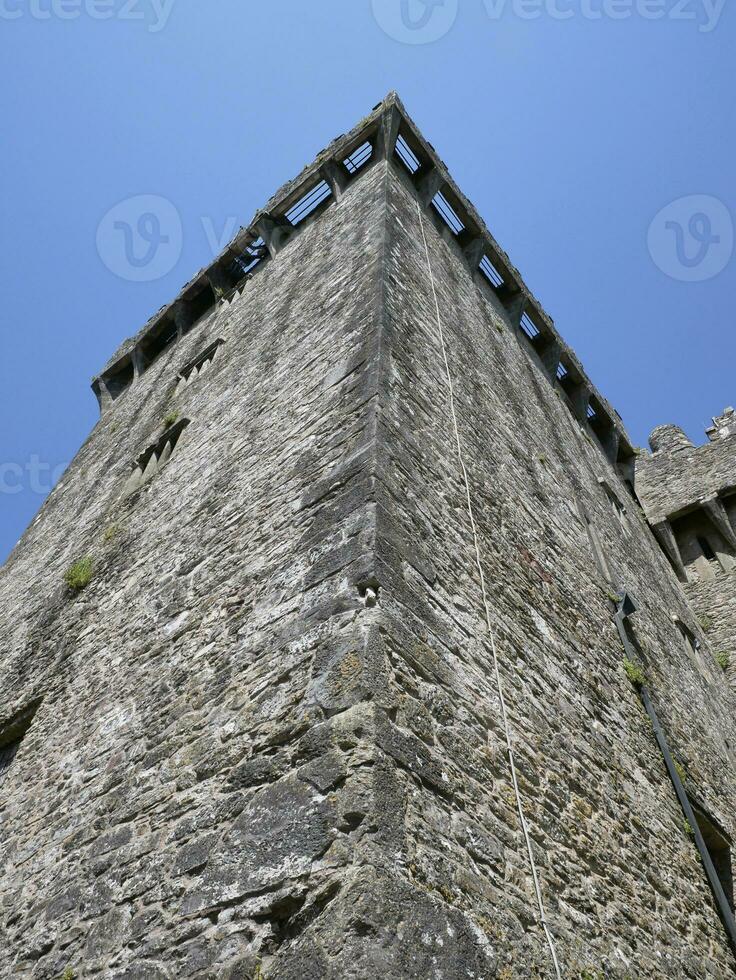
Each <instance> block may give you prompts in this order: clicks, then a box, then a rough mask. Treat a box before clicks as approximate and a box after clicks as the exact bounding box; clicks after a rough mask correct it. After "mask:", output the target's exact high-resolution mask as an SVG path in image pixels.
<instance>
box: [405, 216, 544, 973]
mask: <svg viewBox="0 0 736 980" xmlns="http://www.w3.org/2000/svg"><path fill="white" fill-rule="evenodd" d="M417 211H418V212H419V225H420V227H421V229H422V239H423V241H424V251H425V253H426V256H427V268H428V270H429V279H430V282H431V283H432V295H433V297H434V305H435V310H436V313H437V328H438V331H439V338H440V346H441V348H442V357H443V359H444V362H445V371H446V373H447V387H448V392H449V403H450V415H451V417H452V426H453V429H454V431H455V442H456V444H457V456H458V461H459V463H460V469H461V470H462V474H463V482H464V484H465V496H466V497H467V501H468V515H469V517H470V526H471V528H472V531H473V542H474V544H475V562H476V565H477V566H478V575H479V576H480V588H481V593H482V595H483V606H484V608H485V616H486V626H487V627H488V636H489V637H490V641H491V650H492V652H493V667H494V671H495V674H496V686H497V688H498V698H499V701H500V703H501V719H502V721H503V727H504V732H505V733H506V749H507V751H508V757H509V770H510V773H511V782H512V784H513V787H514V795H515V796H516V807H517V810H518V812H519V822H520V824H521V829H522V832H523V834H524V841H525V843H526V849H527V853H528V855H529V866H530V868H531V872H532V879H533V881H534V891H535V893H536V897H537V906H538V908H539V921H540V922H541V924H542V927H543V929H544V933H545V935H546V937H547V943H548V944H549V951H550V953H551V954H552V962H553V964H554V968H555V975H556V976H557V978H558V980H562V974H561V973H560V965H559V963H558V962H557V953H556V951H555V941H554V937H553V936H552V932H551V930H550V928H549V925H548V924H547V917H546V915H545V911H544V899H543V898H542V890H541V888H540V887H539V876H538V874H537V865H536V862H535V860H534V852H533V850H532V842H531V839H530V837H529V829H528V827H527V824H526V820H525V818H524V810H523V807H522V803H521V793H520V792H519V782H518V780H517V778H516V763H515V761H514V749H513V745H512V744H511V728H510V725H509V720H508V714H507V712H506V701H505V699H504V696H503V685H502V683H501V671H500V669H499V663H498V653H497V650H496V638H495V635H494V631H493V627H492V625H491V613H490V608H489V605H488V594H487V592H486V580H485V576H484V574H483V565H482V562H481V557H480V543H479V541H478V529H477V527H476V524H475V516H474V514H473V501H472V498H471V495H470V480H469V478H468V471H467V468H466V466H465V460H464V457H463V447H462V443H461V441H460V429H459V427H458V424H457V412H456V411H455V389H454V386H453V384H452V374H451V372H450V362H449V361H448V359H447V348H446V346H445V334H444V331H443V329H442V317H441V316H440V304H439V300H438V299H437V289H436V286H435V282H434V273H433V272H432V262H431V260H430V257H429V245H428V244H427V236H426V234H425V231H424V218H423V215H422V209H421V206H420V205H419V202H417Z"/></svg>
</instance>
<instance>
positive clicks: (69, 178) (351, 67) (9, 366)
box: [0, 0, 736, 561]
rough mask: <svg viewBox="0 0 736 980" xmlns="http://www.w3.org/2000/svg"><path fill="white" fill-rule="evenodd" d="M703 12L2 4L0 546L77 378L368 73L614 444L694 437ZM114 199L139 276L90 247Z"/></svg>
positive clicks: (689, 7)
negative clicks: (655, 431) (585, 387)
mask: <svg viewBox="0 0 736 980" xmlns="http://www.w3.org/2000/svg"><path fill="white" fill-rule="evenodd" d="M535 4H536V6H535ZM721 7H722V0H524V2H522V0H506V2H504V0H444V5H438V6H437V7H436V8H432V7H431V6H430V7H425V5H424V3H422V2H420V0H404V8H403V11H402V0H313V2H311V3H310V2H305V0H269V2H268V3H262V4H256V3H253V2H244V0H217V2H213V3H203V2H201V0H173V2H172V0H53V2H52V0H0V44H1V45H2V67H1V68H0V71H2V73H3V76H4V77H3V79H2V81H3V84H2V88H1V89H0V93H1V94H0V101H1V103H2V119H3V136H4V140H3V144H4V145H3V152H2V166H3V179H2V183H1V185H0V188H1V189H0V220H1V225H2V270H3V284H4V292H3V303H2V316H3V356H2V358H0V399H2V429H1V430H0V432H1V437H0V515H1V520H0V561H2V560H3V559H4V558H5V557H6V555H7V553H8V552H9V550H10V548H11V547H12V546H13V544H14V543H15V541H16V540H17V539H18V537H19V536H20V534H21V533H22V531H23V529H24V528H25V527H26V525H27V524H28V522H29V521H30V520H31V518H32V517H33V515H34V514H35V512H36V511H37V510H38V508H39V507H40V506H41V504H42V503H43V490H44V487H45V486H47V484H48V480H49V476H48V474H49V472H50V471H51V470H54V469H56V468H57V467H59V466H60V465H63V464H64V463H65V462H68V461H69V460H70V459H71V458H72V457H73V455H74V453H75V452H76V450H77V449H78V447H79V446H80V444H81V443H82V442H83V440H84V439H85V438H86V436H87V434H88V432H89V431H90V429H91V428H92V426H93V425H94V423H95V421H96V418H97V405H96V402H95V399H94V396H93V395H92V393H91V391H90V390H89V381H90V378H91V377H92V375H94V374H95V373H96V372H97V371H98V370H99V369H100V368H101V367H102V365H103V364H104V362H105V361H106V360H107V358H108V356H109V355H110V354H111V353H112V351H113V350H114V348H116V346H117V345H118V344H119V342H120V341H121V340H122V339H123V338H124V337H126V336H128V335H130V334H132V333H134V332H135V331H136V330H138V329H139V328H140V327H141V326H142V325H143V323H144V322H145V321H146V320H147V319H148V317H149V316H150V315H151V314H152V313H153V312H154V311H155V310H157V309H158V308H159V307H160V306H161V305H162V304H163V303H164V302H166V301H168V300H169V299H170V298H172V297H173V296H174V295H175V294H176V293H177V292H178V290H179V288H180V287H181V285H182V284H183V283H184V282H185V281H186V280H188V279H189V278H190V276H191V275H192V274H193V273H194V272H195V271H196V270H198V269H199V268H200V267H201V266H202V265H205V264H206V263H208V262H209V261H210V259H211V258H212V255H213V246H212V245H211V244H210V241H208V237H209V238H211V237H212V233H213V231H214V233H215V235H216V236H219V234H221V233H222V231H223V229H225V228H226V223H227V222H228V219H230V224H229V229H228V230H232V229H233V223H236V224H239V223H240V222H241V221H242V222H244V223H245V222H247V221H248V220H249V219H250V217H251V216H252V214H253V212H254V211H255V210H256V208H258V207H260V206H261V205H263V204H264V203H265V202H266V200H267V198H268V197H269V196H270V194H271V193H272V192H273V191H274V190H275V189H276V188H277V186H279V185H280V184H281V183H282V182H283V181H284V180H286V179H288V178H290V177H292V176H294V175H295V174H296V173H298V171H299V170H300V169H301V167H302V166H303V165H304V164H305V163H306V162H308V161H309V160H310V159H311V158H312V157H313V155H314V154H315V153H316V152H317V151H318V150H319V149H321V148H322V147H323V146H324V145H325V144H327V143H328V142H329V141H330V140H331V139H332V138H333V137H335V136H337V135H338V134H340V133H342V132H345V131H346V130H347V129H349V128H350V127H351V126H352V125H353V124H354V123H355V122H357V121H358V120H359V119H360V118H361V117H362V115H364V114H365V113H366V112H367V111H369V110H370V109H371V107H372V106H373V105H375V103H376V102H378V101H379V100H380V99H381V98H382V97H383V96H384V95H385V94H386V93H387V92H388V91H389V90H390V89H392V88H395V89H396V90H397V91H398V92H399V94H400V95H401V97H402V99H403V100H404V102H405V103H406V105H407V108H408V110H409V112H410V113H411V114H412V115H413V116H414V118H415V119H416V121H417V123H418V124H419V125H420V127H422V129H423V130H424V132H425V134H426V135H427V137H428V138H429V139H430V141H431V142H432V143H433V144H434V146H435V147H436V148H437V150H438V151H439V153H440V154H441V156H442V157H443V159H444V160H445V162H446V163H447V164H448V166H449V168H450V170H451V172H452V173H453V175H454V177H455V178H456V180H457V181H458V183H459V184H460V186H461V187H462V188H463V189H464V191H465V193H466V194H467V195H468V197H470V199H471V200H472V201H473V202H474V203H475V204H476V206H477V207H478V210H479V211H480V213H481V214H482V215H483V216H484V217H485V219H486V221H487V222H488V225H489V227H490V228H491V230H492V231H493V233H494V234H495V236H496V237H497V239H498V240H499V241H500V242H501V244H502V245H503V246H504V247H505V248H506V250H507V251H508V252H509V253H510V255H511V258H512V260H513V261H514V262H515V264H516V265H517V266H518V267H519V269H520V270H521V272H522V274H523V275H524V277H525V279H526V281H527V283H528V284H529V285H530V286H531V288H532V289H533V291H534V292H535V293H536V295H537V296H538V298H539V299H540V300H541V301H542V303H543V304H544V305H545V307H546V308H547V310H548V311H549V313H550V314H551V315H552V316H553V317H554V319H555V321H556V324H557V326H558V328H559V329H560V331H561V333H562V335H563V336H564V337H565V338H566V339H567V340H568V341H569V342H570V343H571V344H572V345H573V347H574V348H575V349H576V350H577V352H578V354H579V356H580V357H581V359H582V361H583V363H584V364H585V366H586V368H587V369H588V372H589V374H590V375H591V377H592V378H593V380H594V382H595V383H596V384H597V385H598V387H599V388H600V389H601V390H602V391H603V393H604V394H605V395H606V396H607V397H608V398H609V399H610V401H611V402H612V403H613V405H614V406H615V407H616V408H617V409H618V410H619V412H620V413H621V415H622V416H623V418H624V421H625V423H626V425H627V426H628V429H629V431H630V433H631V435H632V438H633V439H634V441H635V442H636V443H638V444H645V443H646V439H647V436H648V433H649V431H650V430H651V429H652V428H653V427H654V426H655V425H656V424H659V423H662V422H678V423H679V424H681V425H683V426H684V427H685V429H686V430H687V431H688V432H689V434H690V435H691V437H692V438H694V439H695V440H701V439H702V430H703V427H704V425H705V424H706V423H707V422H708V418H709V416H710V415H713V414H716V413H717V412H720V411H721V410H722V409H723V407H724V406H725V405H727V404H731V403H733V402H736V383H734V370H733V367H734V352H735V346H736V342H735V340H734V330H733V301H734V296H735V295H736V290H734V279H735V278H736V256H730V243H729V242H730V240H729V233H730V231H731V229H732V221H733V217H735V216H736V192H735V189H734V181H733V174H734V158H735V157H736V139H735V137H734V114H735V112H736V109H735V106H736V100H735V99H734V70H733V65H734V50H735V49H736V43H735V42H736V10H734V8H733V6H731V9H725V10H723V9H721V10H720V17H718V13H719V8H721ZM456 8H457V9H456ZM568 12H570V13H571V14H572V15H571V16H569V17H567V16H565V15H566V14H567V13H568ZM402 14H403V19H402ZM137 15H141V16H140V18H139V17H138V16H137ZM563 16H565V19H562V18H563ZM103 17H104V18H105V19H102V18H103ZM425 21H426V24H425V23H424V22H425ZM433 33H434V34H441V35H442V36H440V37H439V38H438V39H436V40H434V41H432V42H431V43H430V42H429V38H430V37H431V36H432V34H433ZM392 35H394V36H392ZM396 38H398V40H397V39H396ZM407 41H408V42H410V43H407ZM418 42H422V43H418ZM425 42H426V43H425ZM138 195H156V196H160V197H164V198H166V199H168V200H169V201H170V202H172V204H173V205H174V207H175V209H176V212H178V214H179V215H180V218H181V228H182V248H181V255H180V256H179V257H178V261H176V263H175V264H174V266H173V268H172V269H171V271H169V272H167V273H166V274H165V275H162V276H160V277H159V278H154V279H152V280H151V281H147V282H146V281H144V282H137V281H131V279H130V277H121V276H120V275H116V274H115V272H114V271H111V269H110V268H108V265H113V266H115V262H114V261H113V262H110V260H109V255H108V265H106V264H105V262H104V261H103V260H102V258H101V253H102V254H103V255H107V251H106V249H107V248H108V246H110V240H109V236H110V235H113V237H114V232H111V231H110V226H111V222H112V221H113V219H114V218H115V217H116V216H115V215H113V216H112V217H110V218H108V219H107V223H105V221H103V219H104V216H105V215H107V214H108V212H109V211H110V209H111V208H112V207H113V206H115V205H116V204H118V202H120V201H123V200H126V199H128V198H130V197H135V196H138ZM693 195H700V196H701V199H700V200H696V201H694V202H691V201H689V200H686V201H685V202H681V201H680V199H682V198H688V199H689V198H691V197H692V196H693ZM703 198H704V199H703ZM672 202H680V203H675V204H672ZM668 206H670V207H669V210H668V211H666V212H663V213H662V214H661V215H660V212H662V209H663V208H665V207H668ZM657 215H660V217H659V218H658V219H657V222H656V223H655V226H654V229H653V231H652V234H651V235H650V233H649V229H650V225H651V223H652V221H653V219H655V216H657ZM118 217H119V215H118ZM124 218H125V214H124V213H123V219H124ZM101 221H103V225H102V232H101V234H102V235H103V240H102V242H101V243H100V236H99V235H98V227H99V226H100V222H101ZM693 221H694V224H693ZM147 229H148V230H147V231H146V233H147V234H153V233H154V231H155V229H151V228H150V226H147ZM145 230H146V229H144V231H145ZM161 230H162V233H163V231H164V229H161ZM208 230H209V232H210V235H209V236H208V234H207V231H208ZM118 231H119V229H118ZM119 233H120V234H122V232H119ZM105 234H107V235H108V240H107V245H106V244H105V241H106V240H105V239H104V235H105ZM678 235H680V236H681V240H680V241H678V240H677V236H678ZM693 236H694V237H693ZM175 238H176V236H175V235H174V239H175ZM714 238H717V239H718V241H717V242H715V243H714V242H713V241H712V239H714ZM112 244H113V246H114V242H113V243H112ZM176 244H177V243H176V240H174V242H173V246H172V247H174V248H175V247H176ZM216 249H217V246H215V250H216ZM678 249H679V250H678ZM652 253H654V255H655V257H656V258H657V261H658V262H659V265H660V266H663V267H664V269H665V271H662V269H661V268H660V267H658V265H657V264H656V263H655V261H654V260H653V258H652ZM139 254H140V253H139ZM177 255H178V250H177V251H176V252H175V253H174V258H177ZM729 256H730V257H729ZM723 266H725V268H722V267H723ZM721 268H722V271H719V269H721ZM159 271H160V270H159ZM164 271H165V269H164ZM144 272H145V269H144ZM667 273H669V274H667ZM716 273H717V274H716ZM693 278H694V279H698V278H701V279H703V281H687V280H688V279H693Z"/></svg>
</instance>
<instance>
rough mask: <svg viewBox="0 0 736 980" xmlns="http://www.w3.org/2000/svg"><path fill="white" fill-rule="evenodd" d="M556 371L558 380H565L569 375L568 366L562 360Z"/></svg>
mask: <svg viewBox="0 0 736 980" xmlns="http://www.w3.org/2000/svg"><path fill="white" fill-rule="evenodd" d="M556 373H557V380H558V381H564V380H565V378H566V377H567V375H568V373H569V372H568V370H567V368H566V367H565V365H564V364H563V363H562V361H560V363H559V364H558V365H557V372H556Z"/></svg>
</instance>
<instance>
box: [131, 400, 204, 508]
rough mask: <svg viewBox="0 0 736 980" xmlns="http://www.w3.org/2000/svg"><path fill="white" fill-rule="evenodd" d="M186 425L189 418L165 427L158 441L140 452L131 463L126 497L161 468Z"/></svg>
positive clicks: (168, 458)
mask: <svg viewBox="0 0 736 980" xmlns="http://www.w3.org/2000/svg"><path fill="white" fill-rule="evenodd" d="M188 425H189V419H181V420H180V421H179V422H177V423H176V425H173V426H172V427H171V428H170V429H167V430H166V432H164V434H163V436H161V438H160V439H159V441H158V442H156V443H154V445H153V446H149V447H148V449H146V451H145V452H144V453H141V455H140V456H139V457H138V459H137V460H136V461H135V463H134V464H133V471H132V472H131V474H130V476H129V477H128V480H127V483H126V484H125V488H124V491H123V492H124V495H125V496H126V497H127V496H130V495H131V494H132V493H135V491H136V490H139V489H140V488H141V487H142V486H143V485H144V484H145V483H148V481H149V480H152V479H153V477H154V476H156V474H157V473H159V472H160V471H161V470H162V469H163V467H164V466H165V465H166V463H168V461H169V460H170V459H171V457H172V456H173V454H174V452H175V450H176V448H177V446H178V444H179V440H180V439H181V436H182V433H183V432H184V430H185V429H186V427H187V426H188Z"/></svg>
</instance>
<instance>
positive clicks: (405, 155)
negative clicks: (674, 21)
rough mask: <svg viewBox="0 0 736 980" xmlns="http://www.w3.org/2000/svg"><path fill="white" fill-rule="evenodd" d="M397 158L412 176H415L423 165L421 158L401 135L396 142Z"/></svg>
mask: <svg viewBox="0 0 736 980" xmlns="http://www.w3.org/2000/svg"><path fill="white" fill-rule="evenodd" d="M396 156H397V157H398V158H399V160H401V162H402V163H403V164H404V166H405V167H406V169H407V170H408V171H409V173H410V174H415V173H416V172H417V170H419V168H420V167H421V165H422V164H421V162H420V160H419V157H418V156H417V155H416V153H414V151H413V150H412V148H411V147H410V146H409V144H408V143H407V142H406V140H405V139H404V137H403V136H401V135H399V138H398V139H397V140H396Z"/></svg>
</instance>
